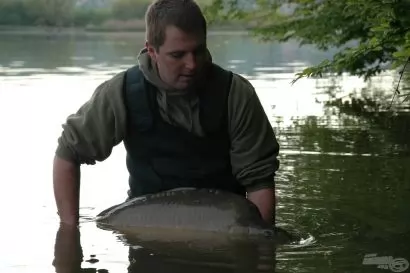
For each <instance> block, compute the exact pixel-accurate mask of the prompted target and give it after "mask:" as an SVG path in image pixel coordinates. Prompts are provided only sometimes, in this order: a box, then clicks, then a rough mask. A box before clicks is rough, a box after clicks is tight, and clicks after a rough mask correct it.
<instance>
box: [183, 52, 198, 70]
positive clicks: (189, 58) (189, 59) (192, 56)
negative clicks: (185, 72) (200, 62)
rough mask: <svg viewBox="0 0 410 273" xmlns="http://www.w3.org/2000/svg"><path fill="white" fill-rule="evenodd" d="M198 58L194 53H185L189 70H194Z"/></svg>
mask: <svg viewBox="0 0 410 273" xmlns="http://www.w3.org/2000/svg"><path fill="white" fill-rule="evenodd" d="M196 65H197V60H196V56H195V54H193V53H188V54H186V55H185V67H186V68H187V69H189V70H193V69H195V68H196Z"/></svg>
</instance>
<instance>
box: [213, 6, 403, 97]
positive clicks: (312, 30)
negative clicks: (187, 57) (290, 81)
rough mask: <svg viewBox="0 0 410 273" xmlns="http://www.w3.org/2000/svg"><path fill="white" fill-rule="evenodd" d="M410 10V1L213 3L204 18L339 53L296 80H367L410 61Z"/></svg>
mask: <svg viewBox="0 0 410 273" xmlns="http://www.w3.org/2000/svg"><path fill="white" fill-rule="evenodd" d="M409 10H410V1H409V0H337V1H335V0H247V1H240V0H213V2H212V4H211V5H209V6H207V7H206V8H205V14H206V15H207V18H208V20H209V22H210V23H212V22H215V21H221V20H225V21H226V20H238V21H241V22H246V23H247V25H248V26H249V27H250V30H251V32H252V33H253V34H255V35H256V36H257V37H260V38H261V39H263V40H265V41H271V40H276V41H280V42H285V41H288V40H297V41H299V42H300V45H305V44H312V45H315V46H316V47H317V48H318V49H320V50H327V49H329V48H337V49H338V50H339V51H338V52H337V54H335V55H334V56H333V58H332V59H331V60H323V61H322V62H320V63H319V64H318V65H316V66H311V67H307V68H306V69H304V70H303V71H302V72H300V73H298V74H297V77H296V79H295V80H294V81H296V80H298V79H300V78H302V77H318V76H319V77H321V76H322V75H323V74H324V73H335V74H337V75H340V74H342V73H343V72H348V73H350V74H352V75H357V76H360V77H362V76H363V77H364V79H365V80H367V79H369V78H370V77H372V76H374V75H377V74H379V73H380V72H382V71H384V70H386V69H387V68H398V67H400V66H402V67H405V65H406V64H407V62H408V61H409V60H410V16H409V15H408V11H409ZM402 71H404V69H403V70H402ZM396 91H398V90H396Z"/></svg>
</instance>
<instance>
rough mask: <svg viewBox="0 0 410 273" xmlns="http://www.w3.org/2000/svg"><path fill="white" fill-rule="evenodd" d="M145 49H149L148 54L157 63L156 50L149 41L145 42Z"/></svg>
mask: <svg viewBox="0 0 410 273" xmlns="http://www.w3.org/2000/svg"><path fill="white" fill-rule="evenodd" d="M145 47H146V48H147V53H148V55H149V56H150V57H151V60H153V61H156V60H157V58H156V55H155V48H154V47H153V46H152V45H150V44H149V43H148V41H147V42H145Z"/></svg>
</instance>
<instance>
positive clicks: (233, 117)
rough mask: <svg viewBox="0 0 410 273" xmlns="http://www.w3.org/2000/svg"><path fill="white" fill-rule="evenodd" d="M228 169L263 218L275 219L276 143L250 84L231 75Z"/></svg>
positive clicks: (277, 145)
mask: <svg viewBox="0 0 410 273" xmlns="http://www.w3.org/2000/svg"><path fill="white" fill-rule="evenodd" d="M228 113H229V120H230V135H231V144H232V146H231V163H232V171H233V174H234V175H235V177H236V178H237V180H238V181H239V182H240V183H241V184H242V185H244V186H245V188H246V190H247V194H248V199H249V200H250V201H252V202H253V203H254V204H255V205H256V206H257V207H258V209H259V211H260V213H261V215H262V217H263V219H265V220H266V221H267V222H269V223H272V220H273V221H275V202H276V201H275V181H274V176H275V172H276V171H277V169H278V168H279V160H278V158H277V157H278V153H279V144H278V142H277V140H276V137H275V134H274V131H273V128H272V125H271V124H270V122H269V119H268V117H267V116H266V113H265V111H264V109H263V107H262V105H261V103H260V101H259V98H258V96H257V94H256V92H255V90H254V88H253V86H252V85H251V84H250V83H249V82H248V81H247V80H246V79H244V78H243V77H241V76H239V75H234V78H233V81H232V87H231V92H230V97H229V103H228Z"/></svg>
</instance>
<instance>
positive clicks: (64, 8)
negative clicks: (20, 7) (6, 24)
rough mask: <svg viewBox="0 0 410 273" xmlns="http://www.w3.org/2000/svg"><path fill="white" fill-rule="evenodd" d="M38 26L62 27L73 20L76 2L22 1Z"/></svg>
mask: <svg viewBox="0 0 410 273" xmlns="http://www.w3.org/2000/svg"><path fill="white" fill-rule="evenodd" d="M22 1H23V4H24V6H25V11H26V12H27V13H28V14H29V15H30V16H31V18H35V22H36V24H40V25H46V26H57V27H62V26H66V25H69V24H70V23H71V20H72V16H73V12H74V6H75V0H22Z"/></svg>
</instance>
